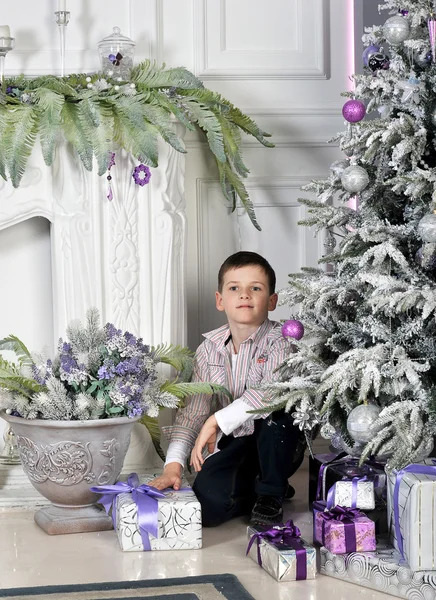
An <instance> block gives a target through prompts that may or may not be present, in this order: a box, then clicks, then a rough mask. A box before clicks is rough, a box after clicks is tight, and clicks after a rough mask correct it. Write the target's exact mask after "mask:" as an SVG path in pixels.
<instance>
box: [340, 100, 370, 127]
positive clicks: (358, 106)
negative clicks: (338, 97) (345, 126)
mask: <svg viewBox="0 0 436 600" xmlns="http://www.w3.org/2000/svg"><path fill="white" fill-rule="evenodd" d="M342 114H343V115H344V119H345V120H346V121H348V122H349V123H358V122H359V121H361V120H362V119H363V117H364V116H365V115H366V107H365V105H364V104H363V102H361V101H360V100H348V102H345V104H344V107H343V108H342Z"/></svg>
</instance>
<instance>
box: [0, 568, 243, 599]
mask: <svg viewBox="0 0 436 600" xmlns="http://www.w3.org/2000/svg"><path fill="white" fill-rule="evenodd" d="M0 598H6V599H9V600H140V599H141V598H149V599H150V598H152V599H153V600H223V599H224V598H226V599H227V600H254V598H253V596H251V594H249V593H248V592H247V590H246V589H245V588H244V587H243V586H242V585H241V583H240V582H239V581H238V579H237V577H235V576H234V575H229V574H224V575H201V576H199V577H183V578H174V579H149V580H144V581H115V582H113V583H85V584H80V585H50V586H45V587H28V588H12V589H6V590H0Z"/></svg>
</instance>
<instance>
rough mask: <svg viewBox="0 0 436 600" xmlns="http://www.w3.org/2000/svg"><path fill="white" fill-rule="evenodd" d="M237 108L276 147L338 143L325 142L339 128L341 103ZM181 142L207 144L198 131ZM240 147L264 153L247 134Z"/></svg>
mask: <svg viewBox="0 0 436 600" xmlns="http://www.w3.org/2000/svg"><path fill="white" fill-rule="evenodd" d="M241 110H243V112H244V113H245V114H248V115H249V116H250V117H251V118H252V119H254V120H255V121H256V122H257V123H258V125H259V126H260V127H261V128H262V129H263V130H265V131H268V132H269V133H272V138H271V141H272V142H273V144H274V145H275V147H276V148H326V147H330V148H335V147H337V146H338V145H339V142H331V143H329V142H328V140H329V139H331V138H332V137H333V136H334V135H335V134H336V133H337V132H338V131H340V130H341V128H342V127H343V120H344V119H343V116H342V105H341V106H339V105H337V104H333V105H327V106H325V105H318V106H315V105H313V106H294V107H289V108H278V109H274V110H271V109H259V108H244V109H241ZM185 143H186V147H187V148H188V150H189V149H190V148H203V147H204V148H206V147H207V144H206V142H205V141H204V140H203V138H202V137H201V136H199V135H198V133H191V132H189V133H187V138H186V141H185ZM242 147H243V148H256V149H257V150H259V151H262V152H268V150H265V149H264V148H263V147H262V146H260V144H259V142H258V141H257V140H256V139H254V138H252V137H251V136H248V135H243V137H242Z"/></svg>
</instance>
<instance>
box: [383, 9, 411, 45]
mask: <svg viewBox="0 0 436 600" xmlns="http://www.w3.org/2000/svg"><path fill="white" fill-rule="evenodd" d="M383 35H384V36H385V38H386V40H387V41H388V42H389V43H390V44H392V45H393V46H397V45H398V44H401V43H402V42H404V40H407V38H408V37H409V35H410V25H409V21H408V20H407V19H405V18H404V17H402V16H400V15H395V16H394V17H391V18H390V19H388V20H387V21H386V23H385V24H384V25H383Z"/></svg>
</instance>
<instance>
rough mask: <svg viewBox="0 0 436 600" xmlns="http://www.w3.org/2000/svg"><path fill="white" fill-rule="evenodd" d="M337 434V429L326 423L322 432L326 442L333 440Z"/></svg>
mask: <svg viewBox="0 0 436 600" xmlns="http://www.w3.org/2000/svg"><path fill="white" fill-rule="evenodd" d="M335 433H336V429H335V428H334V427H333V425H330V423H324V425H323V426H322V427H321V430H320V434H321V437H322V438H324V439H325V440H331V439H332V437H333V436H334V435H335Z"/></svg>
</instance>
